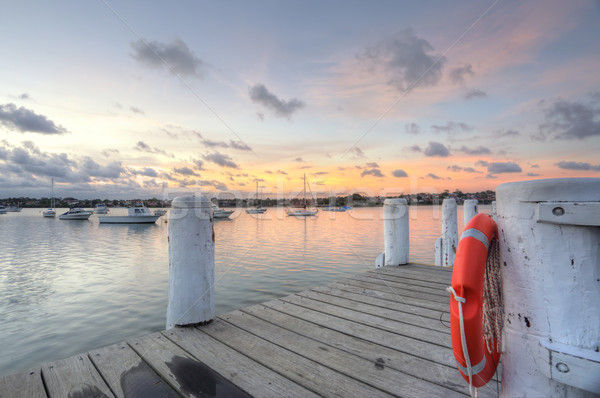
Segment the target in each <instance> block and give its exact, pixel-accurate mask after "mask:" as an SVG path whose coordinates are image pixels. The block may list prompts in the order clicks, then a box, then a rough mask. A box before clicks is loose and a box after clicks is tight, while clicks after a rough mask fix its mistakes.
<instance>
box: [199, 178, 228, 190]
mask: <svg viewBox="0 0 600 398" xmlns="http://www.w3.org/2000/svg"><path fill="white" fill-rule="evenodd" d="M196 183H197V184H198V185H200V186H202V187H206V186H209V187H214V188H215V189H217V190H219V191H227V185H225V184H223V183H222V182H220V181H217V180H198V181H196Z"/></svg>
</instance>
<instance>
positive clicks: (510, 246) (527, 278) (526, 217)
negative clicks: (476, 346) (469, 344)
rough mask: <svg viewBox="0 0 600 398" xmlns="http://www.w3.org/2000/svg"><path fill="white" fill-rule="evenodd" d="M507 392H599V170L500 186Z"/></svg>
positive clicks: (521, 394) (504, 389)
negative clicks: (595, 174) (589, 174)
mask: <svg viewBox="0 0 600 398" xmlns="http://www.w3.org/2000/svg"><path fill="white" fill-rule="evenodd" d="M497 200H498V227H499V228H498V230H499V234H500V261H501V265H502V266H501V268H502V298H503V300H504V313H505V315H504V332H503V336H504V337H503V338H504V341H503V343H504V352H503V356H502V393H501V396H503V397H517V396H519V397H524V396H528V397H529V396H539V397H566V396H568V397H584V396H585V397H587V396H593V394H600V352H598V351H599V347H600V309H599V303H600V246H599V244H600V228H598V226H600V178H564V179H549V180H535V181H523V182H514V183H508V184H501V185H499V186H498V188H497Z"/></svg>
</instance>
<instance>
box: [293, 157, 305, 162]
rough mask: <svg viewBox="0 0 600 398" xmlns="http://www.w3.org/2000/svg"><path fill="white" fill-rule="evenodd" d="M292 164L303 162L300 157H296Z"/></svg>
mask: <svg viewBox="0 0 600 398" xmlns="http://www.w3.org/2000/svg"><path fill="white" fill-rule="evenodd" d="M294 162H300V163H302V162H304V159H302V158H301V157H297V158H296V159H294Z"/></svg>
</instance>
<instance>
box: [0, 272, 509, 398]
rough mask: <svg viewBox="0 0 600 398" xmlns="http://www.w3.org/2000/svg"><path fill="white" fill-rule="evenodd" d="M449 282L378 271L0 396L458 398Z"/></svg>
mask: <svg viewBox="0 0 600 398" xmlns="http://www.w3.org/2000/svg"><path fill="white" fill-rule="evenodd" d="M451 276H452V273H451V271H450V270H448V269H443V268H437V267H432V266H421V265H407V266H401V267H386V268H381V269H378V270H376V271H371V272H367V273H364V274H359V275H355V276H352V277H349V278H348V279H345V280H342V281H339V282H336V283H333V284H330V285H327V286H321V287H316V288H313V289H311V290H307V291H305V292H302V293H298V294H294V295H291V296H288V297H283V298H281V299H277V300H272V301H269V302H266V303H263V304H259V305H253V306H251V307H248V308H244V309H241V310H237V311H233V312H230V313H227V314H224V315H221V316H219V317H217V318H216V319H215V320H214V321H213V322H211V323H210V324H208V325H204V326H200V327H190V328H175V329H171V330H167V331H163V332H159V333H154V334H151V335H148V336H144V337H140V338H134V339H131V340H129V341H127V342H123V343H120V344H115V345H111V346H107V347H103V348H100V349H97V350H93V351H90V352H88V353H86V354H81V355H76V356H73V357H71V358H67V359H63V360H59V361H55V362H51V363H48V364H45V365H43V366H41V367H39V368H35V369H31V370H28V371H25V372H22V373H19V374H14V375H10V376H6V377H4V378H1V379H0V397H51V398H53V397H72V398H76V397H144V398H146V397H180V396H185V397H247V396H254V397H303V398H304V397H319V396H322V397H361V398H362V397H418V398H421V397H454V396H458V397H464V396H468V395H469V389H468V385H467V384H466V383H465V382H464V381H463V379H462V378H461V377H460V375H459V373H458V370H457V369H456V367H455V361H454V357H453V355H452V349H451V343H450V329H449V316H448V313H447V311H448V306H449V294H448V293H447V292H446V291H445V290H444V289H445V288H446V287H447V286H449V284H450V280H451ZM499 388H500V386H499V384H498V383H497V382H496V381H495V380H492V381H491V382H490V383H488V385H487V386H485V387H484V388H481V389H480V390H479V396H480V397H495V396H497V391H498V390H499Z"/></svg>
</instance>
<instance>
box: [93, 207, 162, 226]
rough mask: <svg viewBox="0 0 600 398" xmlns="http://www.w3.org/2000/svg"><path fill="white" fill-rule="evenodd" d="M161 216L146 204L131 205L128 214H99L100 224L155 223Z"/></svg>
mask: <svg viewBox="0 0 600 398" xmlns="http://www.w3.org/2000/svg"><path fill="white" fill-rule="evenodd" d="M159 218H160V216H157V215H155V214H152V213H151V212H150V210H148V208H147V207H146V206H136V207H130V208H129V209H127V215H126V216H98V220H99V221H100V224H154V223H155V222H156V220H158V219H159Z"/></svg>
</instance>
